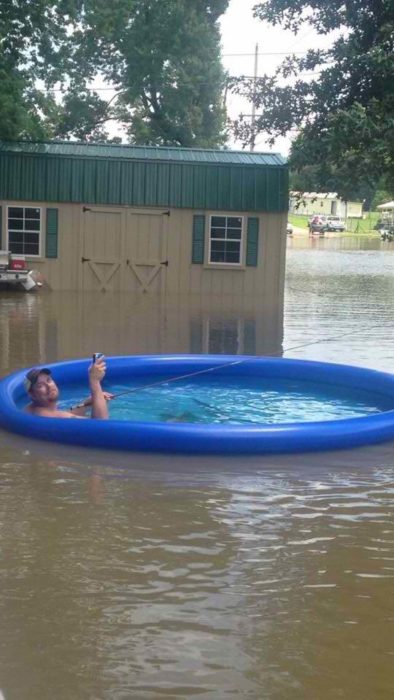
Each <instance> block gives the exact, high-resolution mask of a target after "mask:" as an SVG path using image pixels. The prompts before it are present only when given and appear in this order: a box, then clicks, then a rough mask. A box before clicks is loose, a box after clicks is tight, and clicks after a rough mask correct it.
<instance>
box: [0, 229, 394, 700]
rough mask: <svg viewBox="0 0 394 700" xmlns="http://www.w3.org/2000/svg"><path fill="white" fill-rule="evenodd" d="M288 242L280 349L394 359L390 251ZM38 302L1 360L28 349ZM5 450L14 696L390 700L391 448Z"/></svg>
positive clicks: (393, 617)
mask: <svg viewBox="0 0 394 700" xmlns="http://www.w3.org/2000/svg"><path fill="white" fill-rule="evenodd" d="M292 245H293V246H294V249H293V250H290V251H289V257H288V277H287V296H286V309H285V347H289V346H291V345H293V346H294V345H299V344H301V343H304V344H305V343H306V342H307V341H311V342H315V341H317V340H319V339H322V338H325V337H333V336H335V337H340V336H341V335H342V340H335V341H328V342H326V343H321V344H316V345H315V346H312V345H311V346H309V347H308V348H305V347H304V348H303V350H301V349H299V350H297V351H293V352H291V353H289V355H294V356H295V355H297V356H302V357H310V358H313V359H322V360H334V359H335V360H339V361H341V362H352V363H353V364H365V365H367V366H370V367H375V368H379V369H383V370H386V371H390V370H392V339H390V332H391V329H392V318H393V317H394V294H393V291H394V279H393V274H392V273H393V271H394V267H393V260H394V257H393V255H391V256H390V255H388V256H387V257H386V256H382V254H381V251H362V250H354V251H342V252H341V253H340V252H339V251H337V250H335V249H330V248H328V249H325V250H322V249H320V248H318V249H317V250H309V249H306V250H299V249H297V248H296V244H295V243H292ZM297 245H298V244H297ZM324 245H326V246H328V245H329V243H328V242H326V243H324ZM319 246H320V242H319ZM39 301H40V304H41V307H40V308H41V310H40V312H39V324H41V325H40V327H42V326H44V327H45V326H46V324H48V323H49V325H50V330H51V329H52V325H51V324H52V321H53V319H52V317H49V316H46V314H47V313H49V312H47V310H46V306H45V305H46V301H45V298H44V297H42V300H39ZM48 303H49V302H48ZM81 303H82V302H81ZM7 304H8V308H11V307H12V303H11V297H10V299H8V300H7ZM21 306H23V305H22V304H18V306H17V307H16V311H17V312H18V313H20V309H21ZM12 308H13V307H12ZM34 313H36V312H34ZM34 313H33V311H31V315H30V316H29V318H28V319H27V320H28V327H29V328H30V327H31V328H32V334H31V335H30V336H29V335H26V337H25V336H20V338H22V337H23V338H24V339H23V340H22V339H20V342H19V339H18V338H17V336H16V335H13V336H11V335H10V336H9V339H8V341H7V342H8V343H9V346H7V347H9V348H10V353H9V354H7V352H6V353H4V351H3V356H2V357H4V358H5V359H4V360H3V365H2V366H3V368H8V367H10V366H11V363H14V365H15V366H18V364H19V365H21V364H24V365H26V364H28V362H30V361H31V362H32V363H33V362H34V361H35V359H34V357H33V355H34V353H38V351H39V350H40V348H41V345H40V344H39V343H38V344H37V346H36V345H33V344H32V341H33V340H34V339H35V338H36V335H34V333H35V325H34V324H37V318H35V317H34ZM51 313H52V312H51ZM75 313H76V312H75ZM16 315H17V314H16ZM99 316H100V314H99ZM152 318H153V320H152V319H151V323H152V327H155V323H156V316H153V317H152ZM0 320H1V319H0ZM12 321H13V323H14V321H15V318H13V319H12ZM99 321H100V323H99V324H98V325H97V326H96V325H94V324H93V322H92V326H91V327H90V326H89V324H87V325H86V338H84V341H83V342H84V343H86V346H89V347H92V346H94V349H95V350H96V349H98V350H100V349H102V348H101V346H100V347H99V344H98V340H99V339H100V338H102V325H100V324H101V323H102V320H101V318H99ZM68 322H69V323H70V324H71V321H70V319H69V320H68ZM19 323H20V319H19V318H18V317H17V318H16V327H19V326H18V324H19ZM61 323H62V324H63V325H65V324H66V323H67V320H66V317H64V318H63V317H62V321H61ZM204 323H205V321H204ZM146 325H147V326H148V325H149V319H148V318H146ZM376 325H379V328H378V329H376V328H375V329H374V330H372V327H373V326H376ZM203 326H204V324H203ZM239 327H240V326H239ZM89 328H90V330H89ZM204 328H205V326H204ZM66 330H67V333H68V335H69V336H70V337H75V343H77V342H79V338H78V334H77V333H76V332H75V329H74V327H73V326H72V324H71V325H69V326H67V325H66ZM33 331H34V333H33ZM29 332H30V331H29ZM3 338H4V336H3ZM13 338H14V340H13ZM113 338H114V339H113V343H114V349H115V352H116V351H118V350H119V348H118V346H116V347H115V335H114V336H113ZM46 339H47V340H46V342H47V344H48V347H46V346H45V348H46V349H45V352H46V353H47V356H48V357H50V358H51V359H56V354H55V351H54V348H55V347H56V346H55V345H54V341H53V337H52V335H51V334H50V333H49V335H47V336H46ZM105 341H106V342H107V343H108V345H107V347H108V348H109V349H110V347H109V344H110V341H111V335H110V334H108V333H107V334H106V338H105ZM34 342H35V340H34ZM40 342H41V341H40ZM163 342H164V341H163ZM1 343H2V338H1V337H0V346H1ZM4 347H6V346H5V345H3V348H4ZM80 347H81V346H78V348H80ZM107 347H105V348H103V349H104V350H105V351H107ZM164 347H166V348H167V347H168V346H166V345H164ZM37 348H38V349H37ZM177 349H178V348H177V347H173V348H171V350H173V351H174V352H176V351H177ZM152 350H153V351H160V350H161V346H157V347H156V346H155V347H154V348H152ZM141 351H142V352H145V351H147V348H146V347H142V348H141ZM231 351H232V349H231ZM51 353H52V354H51ZM10 358H12V359H10ZM26 358H28V360H27V359H26ZM0 449H1V462H0V545H1V558H0V619H1V635H0V688H1V689H2V690H3V692H4V694H5V700H53V699H54V698H56V700H70V699H71V698H73V699H74V698H75V699H76V700H130V698H136V700H145V699H146V700H158V699H159V698H171V699H174V698H182V699H184V700H190V699H191V698H194V697H196V698H201V699H203V700H218V699H221V698H237V699H238V698H239V699H241V698H242V700H243V699H244V698H245V699H246V698H248V700H249V699H250V700H260V699H264V700H334V699H337V698H338V699H339V698H344V699H345V700H353V699H357V700H372V699H373V700H391V698H392V689H393V681H394V674H393V668H394V663H393V661H394V644H393V640H394V629H393V623H394V604H393V583H394V581H393V579H394V445H393V444H384V445H381V446H376V447H374V448H365V449H363V450H357V451H355V450H352V451H349V452H347V453H337V454H335V453H332V454H330V453H327V454H319V455H298V456H294V457H292V456H286V457H283V458H281V457H276V458H263V457H261V458H257V457H254V458H233V459H231V458H229V459H226V460H224V459H220V458H212V459H210V458H201V459H200V458H197V457H190V458H183V457H179V456H173V457H172V456H171V457H165V456H162V457H160V456H158V455H157V456H149V455H144V456H141V455H137V454H135V455H132V454H130V455H121V454H119V455H114V454H111V453H105V452H102V453H94V452H92V451H91V450H86V451H84V450H77V449H75V450H72V449H69V448H66V447H62V446H56V445H42V444H41V443H34V442H32V441H29V440H25V439H23V438H18V437H16V436H9V435H5V434H2V435H1V447H0Z"/></svg>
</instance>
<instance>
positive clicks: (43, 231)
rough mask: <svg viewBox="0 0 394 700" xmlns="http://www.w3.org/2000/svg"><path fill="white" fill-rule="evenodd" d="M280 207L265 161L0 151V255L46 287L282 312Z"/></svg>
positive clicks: (87, 146)
mask: <svg viewBox="0 0 394 700" xmlns="http://www.w3.org/2000/svg"><path fill="white" fill-rule="evenodd" d="M287 209H288V170H287V165H286V162H285V160H284V159H283V158H282V157H281V156H280V155H276V154H272V153H249V152H233V151H225V150H208V149H187V148H164V147H162V148H159V147H143V146H132V145H118V144H116V145H115V144H92V143H73V142H64V143H63V142H47V143H42V142H40V143H35V142H27V141H25V142H7V143H5V142H3V143H1V142H0V248H3V249H5V250H9V251H11V252H13V253H18V254H20V255H25V256H26V259H27V260H28V264H29V267H31V266H34V268H35V269H36V270H38V271H39V272H41V273H42V275H43V276H44V278H45V280H46V281H47V282H48V284H49V285H50V287H51V288H52V289H75V290H81V291H85V290H86V291H125V292H130V293H133V292H151V293H157V294H160V295H165V294H185V295H188V294H209V295H217V296H222V295H227V294H232V295H236V296H239V297H254V298H257V299H261V298H264V299H265V300H266V301H267V302H272V303H273V304H275V305H279V306H280V305H281V304H282V303H283V287H284V269H285V248H286V222H287Z"/></svg>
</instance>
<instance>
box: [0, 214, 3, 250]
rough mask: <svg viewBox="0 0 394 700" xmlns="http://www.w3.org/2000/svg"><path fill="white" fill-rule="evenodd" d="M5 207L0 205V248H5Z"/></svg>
mask: <svg viewBox="0 0 394 700" xmlns="http://www.w3.org/2000/svg"><path fill="white" fill-rule="evenodd" d="M2 233H3V207H0V250H3V236H2Z"/></svg>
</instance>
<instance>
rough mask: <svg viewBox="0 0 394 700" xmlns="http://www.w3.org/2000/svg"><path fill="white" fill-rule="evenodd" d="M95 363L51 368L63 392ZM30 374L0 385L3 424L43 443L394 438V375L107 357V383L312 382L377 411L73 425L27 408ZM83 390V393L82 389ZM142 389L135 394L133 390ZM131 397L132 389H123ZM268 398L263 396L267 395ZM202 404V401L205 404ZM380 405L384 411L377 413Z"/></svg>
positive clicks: (191, 444)
mask: <svg viewBox="0 0 394 700" xmlns="http://www.w3.org/2000/svg"><path fill="white" fill-rule="evenodd" d="M89 363H90V360H87V359H86V360H74V361H70V362H58V363H54V364H51V365H46V366H47V367H48V366H49V367H50V369H51V370H52V373H53V376H54V379H55V381H56V382H57V384H58V385H59V387H60V390H61V393H62V394H63V392H66V391H67V387H69V386H71V385H72V386H77V385H78V386H80V387H84V393H86V386H87V368H88V365H89ZM26 371H27V370H23V371H19V372H16V373H14V374H12V375H10V376H8V377H6V378H5V379H3V380H2V381H0V426H1V427H2V428H4V429H6V430H9V431H11V432H15V433H19V434H22V435H25V436H28V437H34V438H38V439H41V440H50V441H56V442H62V443H68V444H74V445H84V446H88V447H94V448H107V449H110V450H133V451H155V452H170V453H171V452H173V453H175V452H177V453H185V454H187V453H190V454H192V453H193V454H229V455H231V454H264V453H285V452H287V453H288V452H307V451H313V450H335V449H345V448H351V447H358V446H361V445H368V444H373V443H379V442H383V441H386V440H392V439H394V376H393V375H390V374H385V373H383V372H378V371H375V370H369V369H363V368H360V367H349V366H345V365H338V364H331V363H322V362H310V361H306V360H291V359H283V358H265V357H261V358H258V357H244V356H242V357H241V356H226V355H147V356H127V357H110V358H107V376H106V382H108V383H109V385H108V389H109V390H111V389H112V387H113V386H114V385H122V386H125V385H127V384H129V385H130V383H131V384H133V382H134V383H136V385H138V384H139V385H140V388H143V387H144V386H145V385H147V384H149V385H151V384H155V383H157V384H162V383H164V382H163V378H165V379H166V380H167V382H168V383H167V389H168V387H175V386H176V385H177V383H178V378H183V377H185V376H186V377H188V376H193V378H194V379H193V381H194V382H195V383H196V384H198V382H199V381H203V380H204V381H207V380H208V379H209V378H210V377H212V378H213V377H214V381H215V383H216V386H218V385H219V386H220V387H221V388H222V389H223V391H224V389H225V388H226V385H227V384H231V383H234V382H235V381H239V382H248V383H249V385H250V384H251V383H253V381H260V382H262V381H264V380H266V379H267V378H269V381H270V382H271V384H272V382H274V383H275V382H278V383H281V382H282V383H283V382H284V381H286V382H290V383H291V382H297V385H298V386H299V385H300V384H301V385H302V383H303V382H305V383H306V384H308V386H309V385H310V384H311V383H312V384H314V385H315V386H317V387H320V386H324V387H329V388H330V392H331V394H332V393H334V394H335V392H336V391H337V392H338V393H342V394H343V392H346V391H349V392H352V391H355V390H357V391H359V392H362V393H363V395H364V396H366V397H367V399H368V401H367V403H368V402H369V399H371V402H374V403H375V404H376V405H377V406H378V408H377V409H376V411H374V412H373V413H372V414H368V415H358V416H357V417H350V418H339V419H333V420H319V415H317V416H316V420H315V419H313V420H311V419H309V420H308V421H295V422H280V420H279V421H276V422H274V423H264V422H260V423H255V422H253V421H250V422H248V421H247V420H246V421H244V422H242V423H240V424H234V423H225V424H221V423H220V422H211V423H209V422H205V423H201V422H187V421H186V422H185V421H182V422H165V421H162V422H161V421H159V420H146V419H145V420H119V419H110V420H108V421H97V420H69V419H62V418H57V419H54V418H42V417H38V416H33V415H29V414H27V413H26V412H24V410H23V404H26V402H27V397H26V394H25V391H24V387H23V380H24V377H25V374H26ZM80 391H81V389H80ZM136 391H138V389H136ZM125 393H127V391H126V392H125ZM262 395H263V394H262ZM201 403H202V402H201ZM379 406H380V408H379Z"/></svg>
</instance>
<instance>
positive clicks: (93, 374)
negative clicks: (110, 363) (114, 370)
mask: <svg viewBox="0 0 394 700" xmlns="http://www.w3.org/2000/svg"><path fill="white" fill-rule="evenodd" d="M106 369H107V365H106V364H105V358H104V357H100V358H99V359H98V360H96V362H93V363H92V364H91V365H90V367H89V370H88V371H89V381H90V383H92V382H93V383H96V382H98V383H100V382H101V381H102V380H103V379H104V377H105V372H106Z"/></svg>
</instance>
